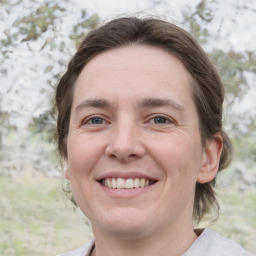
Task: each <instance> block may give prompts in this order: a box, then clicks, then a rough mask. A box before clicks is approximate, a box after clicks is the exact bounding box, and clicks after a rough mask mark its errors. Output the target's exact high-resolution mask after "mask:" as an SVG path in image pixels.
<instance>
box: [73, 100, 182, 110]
mask: <svg viewBox="0 0 256 256" xmlns="http://www.w3.org/2000/svg"><path fill="white" fill-rule="evenodd" d="M163 106H167V107H172V108H173V109H175V110H178V111H179V112H183V111H184V107H183V106H182V105H180V104H178V103H177V102H175V101H174V100H171V99H162V98H145V99H143V100H142V101H141V102H139V103H138V107H139V108H150V107H163ZM91 107H92V108H110V107H111V103H110V102H109V101H108V100H105V99H86V100H83V101H82V102H81V103H80V104H79V105H78V106H77V107H76V108H75V109H76V111H79V110H80V109H83V108H91Z"/></svg>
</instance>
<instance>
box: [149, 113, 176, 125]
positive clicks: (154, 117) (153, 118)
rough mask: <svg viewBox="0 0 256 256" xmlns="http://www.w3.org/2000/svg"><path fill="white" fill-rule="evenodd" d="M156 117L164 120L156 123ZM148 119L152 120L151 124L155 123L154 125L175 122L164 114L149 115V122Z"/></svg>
mask: <svg viewBox="0 0 256 256" xmlns="http://www.w3.org/2000/svg"><path fill="white" fill-rule="evenodd" d="M156 119H162V121H163V120H164V121H165V122H164V123H161V122H160V123H156V122H155V121H156ZM150 121H153V124H155V125H165V124H174V123H175V121H174V120H173V119H171V118H169V117H166V116H162V115H155V116H153V117H151V118H150V119H149V121H148V122H149V123H151V122H150Z"/></svg>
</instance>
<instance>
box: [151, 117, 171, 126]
mask: <svg viewBox="0 0 256 256" xmlns="http://www.w3.org/2000/svg"><path fill="white" fill-rule="evenodd" d="M153 120H154V123H155V124H166V123H168V120H167V119H166V118H164V117H161V116H157V117H154V119H153Z"/></svg>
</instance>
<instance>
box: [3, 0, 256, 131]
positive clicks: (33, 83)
mask: <svg viewBox="0 0 256 256" xmlns="http://www.w3.org/2000/svg"><path fill="white" fill-rule="evenodd" d="M12 1H14V0H12ZM208 1H211V2H213V3H212V4H211V6H212V13H213V15H214V20H213V21H212V22H211V23H209V24H207V26H206V28H207V29H208V30H209V33H210V34H211V35H216V36H215V37H213V36H212V37H210V41H209V44H208V45H207V46H205V47H207V48H209V49H210V48H212V47H214V48H221V49H226V50H229V49H234V50H235V51H245V50H251V51H252V50H255V49H256V43H255V38H256V26H255V24H256V0H243V1H238V0H225V1H224V0H215V1H213V0H208ZM55 2H58V1H57V0H55V1H52V4H54V3H55ZM199 2H200V1H199V0H193V1H192V0H166V1H164V0H163V1H161V0H69V1H68V2H65V1H62V2H61V6H62V5H64V6H65V7H66V12H65V17H63V18H62V21H61V22H62V24H59V28H60V29H64V30H65V31H64V32H63V31H61V32H63V34H62V37H61V38H59V39H58V40H67V39H68V35H69V32H70V30H69V29H70V28H72V25H73V24H76V23H77V22H78V19H79V17H80V13H81V9H86V10H87V11H88V13H89V14H92V13H97V14H98V15H99V16H100V18H101V19H103V20H109V19H112V18H114V17H117V16H119V15H121V14H131V15H132V14H135V13H142V14H146V15H147V14H148V15H155V16H160V17H164V18H167V19H168V20H171V21H174V22H176V23H180V22H181V21H182V14H181V10H184V9H187V10H189V13H191V12H192V11H193V10H195V7H196V5H197V4H198V3H199ZM31 3H32V1H31V0H23V1H22V2H21V4H19V5H17V6H14V7H13V9H12V10H13V12H11V13H9V14H8V13H7V12H4V11H2V12H1V11H0V39H1V37H2V35H3V34H2V35H1V33H2V32H3V31H4V30H5V29H10V30H15V29H16V28H15V27H13V26H12V23H13V21H14V20H16V19H17V17H18V16H20V17H23V16H24V15H27V14H29V13H30V12H31V6H30V5H31ZM40 3H41V2H40V1H35V2H34V3H33V7H34V8H33V9H36V6H38V5H40ZM244 5H246V6H248V7H249V9H246V8H245V7H244ZM237 6H238V8H235V7H237ZM51 36H54V34H53V33H52V32H51V31H50V30H49V31H47V33H45V34H44V35H42V38H41V41H40V42H35V43H33V42H30V43H29V45H30V47H31V49H32V51H30V50H28V47H27V45H26V44H24V43H23V44H22V43H19V44H18V48H17V49H15V50H14V51H13V52H12V53H10V58H9V59H8V60H6V61H5V63H4V66H3V67H4V68H7V69H8V76H7V77H3V78H1V82H2V83H1V85H0V93H2V95H4V99H3V102H2V109H8V110H10V108H11V110H12V112H13V116H14V119H13V122H15V123H17V122H20V125H21V126H23V127H26V125H27V122H28V121H29V120H31V117H33V116H37V115H38V114H40V113H43V112H44V111H45V109H47V107H48V105H47V104H48V103H47V97H48V98H49V95H45V94H44V96H43V95H42V94H40V90H41V89H42V88H45V84H46V83H45V82H46V80H47V79H51V74H50V73H45V72H44V68H45V67H46V66H47V65H49V64H52V63H56V62H57V61H58V60H59V59H60V58H63V59H64V60H65V61H67V59H68V58H69V53H68V50H69V51H70V52H71V53H72V51H74V49H73V48H72V47H70V49H67V51H66V52H63V53H61V52H58V51H56V52H54V53H51V57H49V58H48V57H47V54H49V50H48V49H47V48H46V49H45V51H40V48H41V47H42V44H43V43H44V42H45V40H46V39H47V37H51ZM66 48H67V47H66ZM71 53H70V54H71ZM61 54H62V55H63V56H62V57H61V56H60V55H61ZM54 68H55V69H57V71H58V69H60V71H59V72H61V69H64V68H63V67H59V66H57V65H56V66H55V67H54ZM57 71H56V72H57ZM62 71H63V70H62ZM254 77H255V76H254ZM255 80H256V79H250V88H251V89H250V91H249V92H248V94H247V95H246V97H245V100H244V101H243V102H239V103H238V107H237V108H236V109H235V110H236V111H238V112H239V111H247V112H248V111H250V112H251V111H252V110H253V109H256V101H255V94H256V82H255ZM12 92H13V93H12ZM16 92H18V93H16ZM28 92H29V93H28ZM43 97H44V98H43ZM15 113H16V114H15ZM18 117H20V118H18Z"/></svg>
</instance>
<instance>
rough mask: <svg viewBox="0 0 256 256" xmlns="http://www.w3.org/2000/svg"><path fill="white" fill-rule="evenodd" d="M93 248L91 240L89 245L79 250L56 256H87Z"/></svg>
mask: <svg viewBox="0 0 256 256" xmlns="http://www.w3.org/2000/svg"><path fill="white" fill-rule="evenodd" d="M93 247H94V240H91V241H90V242H89V243H87V244H85V245H83V246H81V247H80V248H78V249H76V250H74V251H70V252H66V253H64V254H59V255H57V256H89V255H90V252H91V250H92V248H93Z"/></svg>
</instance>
